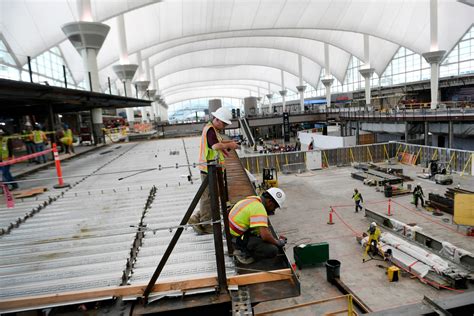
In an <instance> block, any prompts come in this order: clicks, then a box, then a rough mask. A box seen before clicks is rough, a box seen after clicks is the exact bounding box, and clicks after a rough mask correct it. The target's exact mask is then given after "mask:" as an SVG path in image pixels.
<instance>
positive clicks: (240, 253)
mask: <svg viewBox="0 0 474 316" xmlns="http://www.w3.org/2000/svg"><path fill="white" fill-rule="evenodd" d="M285 199H286V195H285V193H284V192H283V191H282V190H281V189H278V188H270V189H268V190H267V191H265V192H263V194H262V195H261V196H249V197H247V198H245V199H243V200H241V201H239V202H237V203H236V204H235V205H234V207H233V208H232V209H231V210H230V212H229V230H230V234H231V235H232V243H233V245H234V249H235V250H234V257H235V258H236V259H237V260H238V261H239V262H240V263H242V264H250V263H252V262H254V261H255V260H258V259H263V258H274V257H275V256H276V255H277V254H278V248H281V247H283V246H285V244H286V238H284V237H280V238H275V237H274V236H273V234H272V232H271V231H270V229H269V228H268V213H269V212H274V211H275V209H277V208H279V207H280V208H281V207H282V206H283V204H284V202H285Z"/></svg>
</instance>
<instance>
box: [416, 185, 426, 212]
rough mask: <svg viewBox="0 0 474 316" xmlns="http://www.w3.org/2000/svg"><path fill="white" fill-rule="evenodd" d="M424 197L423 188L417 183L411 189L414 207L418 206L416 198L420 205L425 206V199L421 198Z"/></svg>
mask: <svg viewBox="0 0 474 316" xmlns="http://www.w3.org/2000/svg"><path fill="white" fill-rule="evenodd" d="M424 197H425V195H424V193H423V189H422V188H421V184H420V183H418V184H417V185H416V187H415V189H414V190H413V201H414V203H415V207H418V199H420V201H421V207H425V201H424V200H423V198H424Z"/></svg>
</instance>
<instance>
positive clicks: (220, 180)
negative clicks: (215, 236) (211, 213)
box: [217, 168, 234, 255]
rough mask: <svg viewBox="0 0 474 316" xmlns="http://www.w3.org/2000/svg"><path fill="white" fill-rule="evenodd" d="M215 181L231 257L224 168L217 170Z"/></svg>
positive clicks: (232, 249) (231, 246) (231, 248)
mask: <svg viewBox="0 0 474 316" xmlns="http://www.w3.org/2000/svg"><path fill="white" fill-rule="evenodd" d="M217 181H218V184H219V197H220V201H221V209H222V216H223V218H224V232H225V239H226V244H227V253H228V254H229V255H231V254H232V253H233V252H234V247H233V245H232V236H231V235H230V230H229V217H228V215H229V212H228V211H227V201H228V200H229V198H228V194H227V186H226V181H225V169H224V168H217Z"/></svg>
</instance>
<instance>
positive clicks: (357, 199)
mask: <svg viewBox="0 0 474 316" xmlns="http://www.w3.org/2000/svg"><path fill="white" fill-rule="evenodd" d="M354 201H356V202H357V201H360V192H357V193H354Z"/></svg>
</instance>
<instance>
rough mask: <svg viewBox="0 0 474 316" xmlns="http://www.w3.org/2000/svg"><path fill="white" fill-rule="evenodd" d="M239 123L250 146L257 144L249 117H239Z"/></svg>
mask: <svg viewBox="0 0 474 316" xmlns="http://www.w3.org/2000/svg"><path fill="white" fill-rule="evenodd" d="M239 125H240V129H241V131H242V135H244V137H245V138H246V139H247V143H248V145H249V146H250V147H252V148H253V147H254V146H255V139H254V138H253V135H252V132H251V131H250V126H249V122H248V120H247V118H245V117H239Z"/></svg>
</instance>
